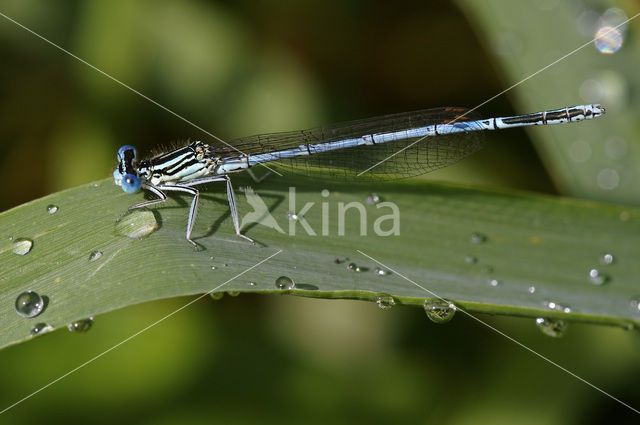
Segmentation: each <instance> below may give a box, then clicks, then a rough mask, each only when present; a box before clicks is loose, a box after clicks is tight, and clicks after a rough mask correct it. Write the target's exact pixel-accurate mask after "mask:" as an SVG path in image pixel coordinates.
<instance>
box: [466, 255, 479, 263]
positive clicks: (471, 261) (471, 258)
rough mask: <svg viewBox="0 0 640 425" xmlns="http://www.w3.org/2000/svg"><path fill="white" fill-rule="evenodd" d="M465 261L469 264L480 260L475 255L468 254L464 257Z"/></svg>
mask: <svg viewBox="0 0 640 425" xmlns="http://www.w3.org/2000/svg"><path fill="white" fill-rule="evenodd" d="M464 262H465V263H467V264H475V263H477V262H478V259H477V258H476V257H474V256H473V255H467V256H466V257H464Z"/></svg>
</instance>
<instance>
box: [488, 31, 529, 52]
mask: <svg viewBox="0 0 640 425" xmlns="http://www.w3.org/2000/svg"><path fill="white" fill-rule="evenodd" d="M492 44H493V50H494V51H495V52H496V53H497V54H498V55H501V56H505V57H512V56H514V55H516V54H520V53H521V52H522V50H523V42H522V39H521V38H520V37H518V36H517V35H516V34H514V33H513V32H510V31H503V32H499V33H497V34H496V35H495V37H494V38H493V43H492Z"/></svg>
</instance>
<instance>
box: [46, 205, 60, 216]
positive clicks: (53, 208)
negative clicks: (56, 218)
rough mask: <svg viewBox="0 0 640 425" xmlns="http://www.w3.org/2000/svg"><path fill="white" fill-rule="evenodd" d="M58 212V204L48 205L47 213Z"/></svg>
mask: <svg viewBox="0 0 640 425" xmlns="http://www.w3.org/2000/svg"><path fill="white" fill-rule="evenodd" d="M57 212H58V206H57V205H53V204H51V205H47V213H49V214H55V213H57Z"/></svg>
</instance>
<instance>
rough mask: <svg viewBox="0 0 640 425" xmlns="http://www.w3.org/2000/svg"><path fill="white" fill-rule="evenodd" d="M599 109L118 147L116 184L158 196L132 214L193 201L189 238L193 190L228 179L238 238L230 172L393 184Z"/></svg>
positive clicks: (431, 115)
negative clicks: (264, 170) (176, 196)
mask: <svg viewBox="0 0 640 425" xmlns="http://www.w3.org/2000/svg"><path fill="white" fill-rule="evenodd" d="M603 114H604V108H602V107H601V106H600V105H580V106H573V107H568V108H561V109H554V110H548V111H543V112H537V113H533V114H527V115H517V116H511V117H501V118H486V119H476V120H470V119H469V117H468V116H467V115H468V111H467V110H466V109H464V108H437V109H428V110H423V111H415V112H407V113H402V114H394V115H387V116H383V117H376V118H369V119H364V120H358V121H351V122H346V123H342V124H336V125H331V126H327V127H321V128H315V129H311V130H301V131H291V132H283V133H272V134H263V135H257V136H250V137H246V138H241V139H236V140H234V141H231V142H230V143H228V144H225V143H218V142H216V143H204V142H202V141H194V142H190V143H189V144H188V145H186V146H183V147H180V148H177V149H174V150H172V151H170V152H166V153H162V154H159V155H156V156H154V157H153V158H151V159H145V160H142V161H138V162H136V150H135V148H134V147H133V146H129V145H126V146H122V147H121V148H120V149H119V150H118V167H117V169H116V170H115V171H114V172H113V177H114V179H115V183H116V185H118V186H121V187H122V189H123V190H124V191H125V192H126V193H136V192H138V191H139V190H140V189H145V190H148V191H150V192H152V193H153V194H155V195H156V196H157V199H152V200H149V201H145V202H141V203H139V204H136V205H133V206H131V207H129V209H128V210H132V209H136V208H142V207H146V206H149V205H154V204H159V203H162V202H164V201H166V199H167V195H166V194H165V192H170V191H175V192H184V193H188V194H189V195H191V196H193V200H192V202H191V207H190V209H189V216H188V220H187V233H186V237H187V240H188V241H189V242H190V243H191V244H193V245H194V246H195V247H196V249H197V244H196V243H195V242H193V241H192V240H191V232H192V230H193V225H194V222H195V217H196V211H197V208H198V199H199V191H198V190H197V189H195V188H194V186H197V185H201V184H205V183H212V182H226V185H227V198H228V200H229V207H230V209H231V218H232V220H233V225H234V227H235V231H236V234H237V235H238V236H240V237H241V238H244V239H246V240H248V241H250V242H253V240H252V239H250V238H249V237H247V236H245V235H243V234H242V233H241V232H240V228H239V224H238V211H237V207H236V198H235V194H234V191H233V187H232V185H231V179H230V178H229V174H230V173H234V172H239V171H244V170H248V169H249V168H251V167H254V166H256V165H259V164H266V163H269V166H273V167H277V168H278V169H280V170H283V171H292V172H296V173H300V172H302V173H304V174H308V175H310V176H313V177H329V178H340V179H345V178H346V179H349V178H352V179H353V180H380V179H382V180H389V179H393V178H405V177H412V176H417V175H420V174H424V173H428V172H430V171H433V170H435V169H438V168H442V167H446V166H448V165H451V164H453V163H455V162H457V161H459V160H460V159H462V158H464V157H466V156H468V155H471V154H472V153H474V152H476V151H477V150H479V149H480V148H481V147H482V141H481V138H480V137H479V136H480V131H481V130H498V129H504V128H512V127H523V126H530V125H546V124H563V123H568V122H577V121H582V120H587V119H593V118H597V117H599V116H601V115H603Z"/></svg>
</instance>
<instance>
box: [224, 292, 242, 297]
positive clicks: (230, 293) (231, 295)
mask: <svg viewBox="0 0 640 425" xmlns="http://www.w3.org/2000/svg"><path fill="white" fill-rule="evenodd" d="M227 294H229V296H230V297H237V296H238V295H240V291H227Z"/></svg>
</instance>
